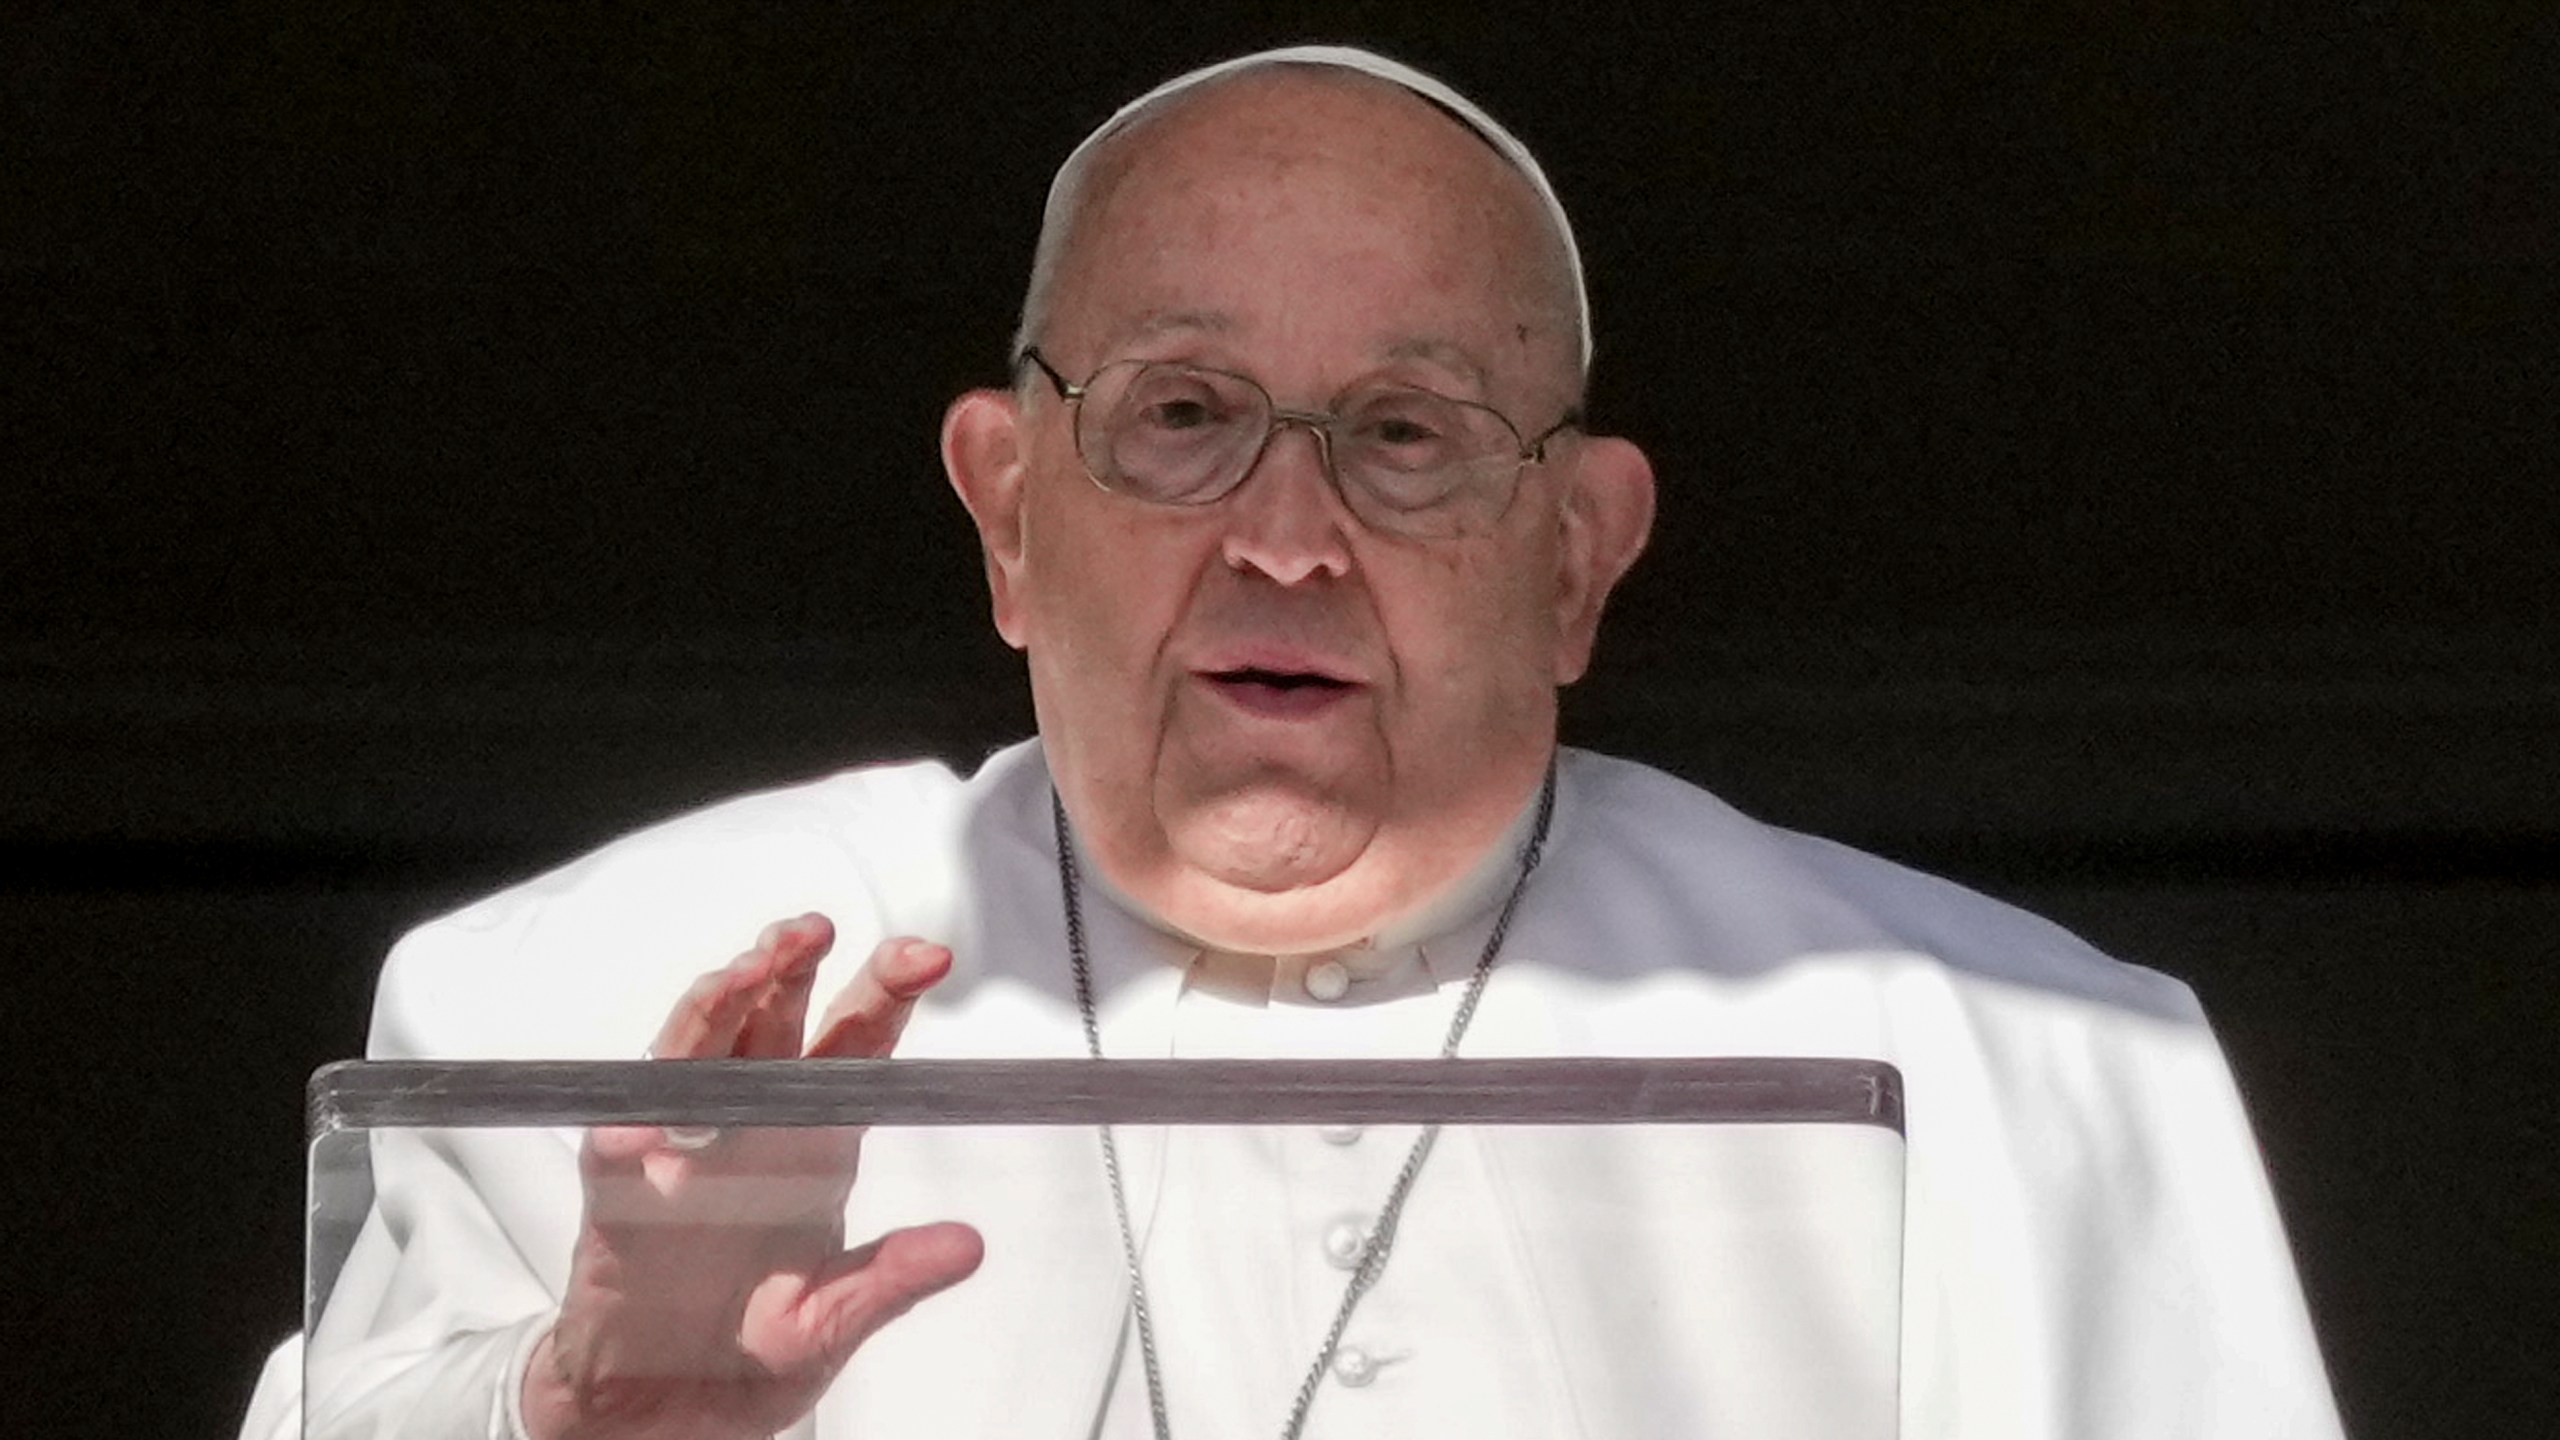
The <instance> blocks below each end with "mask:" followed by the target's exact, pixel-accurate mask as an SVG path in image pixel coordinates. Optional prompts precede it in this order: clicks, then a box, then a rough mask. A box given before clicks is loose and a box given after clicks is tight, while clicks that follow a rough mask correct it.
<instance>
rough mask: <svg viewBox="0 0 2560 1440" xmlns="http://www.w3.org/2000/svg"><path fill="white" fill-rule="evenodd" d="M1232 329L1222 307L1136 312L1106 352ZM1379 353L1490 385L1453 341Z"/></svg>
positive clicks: (1413, 342)
mask: <svg viewBox="0 0 2560 1440" xmlns="http://www.w3.org/2000/svg"><path fill="white" fill-rule="evenodd" d="M1235 330H1236V319H1235V317H1234V316H1233V315H1230V314H1228V313H1227V312H1225V311H1223V310H1157V311H1153V312H1150V313H1148V314H1145V315H1141V316H1139V317H1138V319H1137V321H1136V322H1135V323H1133V324H1131V325H1130V326H1129V327H1128V328H1127V329H1125V330H1123V331H1121V332H1120V333H1119V334H1117V335H1115V336H1114V337H1112V340H1111V344H1110V346H1109V349H1108V351H1107V353H1110V354H1115V355H1116V354H1120V353H1122V352H1123V351H1125V350H1126V349H1127V348H1128V347H1129V346H1131V345H1135V344H1138V343H1139V342H1141V341H1146V340H1153V339H1155V338H1156V337H1158V336H1161V335H1171V334H1209V335H1231V334H1234V333H1235ZM1379 353H1380V354H1381V355H1382V356H1384V357H1385V358H1386V359H1388V360H1426V361H1429V362H1431V363H1432V364H1435V365H1438V366H1441V367H1442V368H1444V369H1447V370H1451V371H1454V372H1455V373H1457V374H1459V375H1462V376H1464V377H1465V378H1466V379H1467V380H1468V381H1469V382H1471V383H1473V384H1474V385H1475V386H1476V388H1477V389H1478V390H1488V389H1490V388H1492V385H1493V376H1492V375H1491V373H1490V372H1488V371H1487V370H1486V369H1485V367H1484V365H1483V363H1482V362H1480V361H1478V360H1477V359H1476V358H1475V355H1474V353H1473V352H1471V351H1469V350H1468V349H1467V348H1466V347H1464V346H1462V345H1459V344H1457V343H1456V342H1454V341H1450V340H1440V339H1434V338H1432V337H1430V336H1427V335H1413V336H1407V337H1405V338H1403V339H1400V340H1392V341H1389V342H1388V343H1387V344H1386V345H1385V346H1384V347H1383V348H1382V349H1381V350H1380V351H1379Z"/></svg>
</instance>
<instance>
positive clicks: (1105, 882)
mask: <svg viewBox="0 0 2560 1440" xmlns="http://www.w3.org/2000/svg"><path fill="white" fill-rule="evenodd" d="M1537 823H1538V793H1537V792H1536V791H1534V790H1533V791H1531V792H1530V793H1529V798H1528V799H1527V800H1526V801H1525V802H1523V803H1522V805H1521V807H1520V813H1518V814H1516V815H1514V816H1512V817H1511V823H1510V824H1509V825H1508V826H1505V827H1504V829H1503V832H1502V835H1501V836H1500V838H1498V839H1496V840H1495V841H1494V842H1493V843H1492V844H1491V845H1488V846H1486V847H1485V849H1484V853H1483V854H1481V855H1478V856H1477V857H1476V861H1475V864H1473V865H1471V866H1469V867H1468V868H1467V870H1466V872H1465V873H1464V874H1462V875H1460V876H1459V877H1458V879H1457V880H1456V882H1455V883H1453V884H1450V885H1448V886H1446V887H1445V888H1443V889H1442V890H1441V891H1440V892H1439V893H1438V894H1436V895H1434V896H1432V897H1431V898H1430V899H1428V900H1425V901H1423V902H1422V903H1421V904H1419V905H1415V906H1411V907H1409V908H1407V909H1405V910H1403V911H1401V912H1399V913H1398V914H1396V915H1393V916H1390V917H1389V918H1388V920H1387V922H1386V923H1385V924H1383V925H1381V926H1379V927H1378V929H1377V931H1376V933H1374V934H1372V935H1370V936H1369V937H1368V938H1367V939H1364V940H1355V941H1353V942H1352V943H1351V944H1350V945H1347V946H1345V947H1343V949H1345V950H1366V951H1376V952H1388V951H1394V950H1400V949H1403V948H1405V947H1407V946H1411V945H1419V944H1421V943H1422V942H1423V941H1426V940H1429V939H1432V938H1433V937H1435V936H1440V935H1446V934H1448V933H1449V932H1451V931H1453V930H1456V929H1458V928H1460V927H1461V926H1464V925H1466V924H1467V923H1468V922H1470V921H1473V920H1478V919H1481V918H1484V917H1485V916H1488V915H1490V914H1491V913H1492V912H1493V909H1494V907H1495V906H1497V905H1499V904H1501V903H1502V898H1503V897H1504V896H1505V895H1508V894H1509V893H1511V886H1512V882H1513V881H1515V880H1517V879H1518V878H1519V876H1520V847H1522V846H1524V845H1526V844H1528V843H1529V835H1530V832H1531V831H1532V830H1534V829H1535V828H1536V826H1537ZM1069 843H1071V844H1072V845H1074V846H1075V851H1076V868H1077V870H1078V871H1079V872H1081V874H1082V876H1083V879H1084V883H1085V886H1086V888H1087V889H1089V890H1091V891H1093V892H1094V893H1095V894H1097V895H1100V896H1101V897H1102V898H1103V899H1105V900H1108V901H1109V902H1110V903H1111V904H1113V905H1115V906H1118V907H1119V908H1120V909H1121V910H1123V911H1125V912H1126V913H1127V914H1129V915H1130V916H1131V917H1132V918H1134V919H1136V920H1137V921H1139V922H1140V923H1142V924H1144V925H1146V926H1147V927H1148V928H1149V929H1151V930H1154V931H1156V932H1157V933H1159V934H1162V935H1165V936H1168V937H1170V938H1172V939H1173V940H1175V941H1178V942H1179V943H1181V944H1183V945H1186V946H1190V947H1192V948H1194V949H1210V948H1213V947H1210V946H1208V945H1207V944H1206V943H1205V942H1203V941H1202V940H1200V939H1199V938H1198V937H1197V936H1194V935H1190V934H1187V933H1185V932H1184V931H1183V930H1182V929H1181V928H1180V927H1178V926H1175V925H1173V924H1171V923H1170V922H1168V921H1166V920H1165V919H1164V917H1162V916H1160V915H1158V914H1156V913H1155V912H1154V911H1153V910H1150V909H1149V908H1147V907H1146V906H1144V905H1142V904H1140V903H1138V901H1137V900H1136V899H1135V898H1133V897H1132V896H1130V895H1129V894H1128V893H1127V892H1126V891H1123V890H1122V889H1121V888H1120V887H1119V885H1118V884H1117V883H1116V882H1114V881H1113V880H1112V879H1111V877H1110V875H1109V874H1108V873H1106V872H1105V871H1104V870H1103V868H1102V866H1100V865H1098V864H1096V863H1095V862H1094V858H1093V851H1092V849H1091V847H1089V846H1087V845H1086V844H1085V842H1084V837H1083V836H1082V835H1078V834H1072V833H1071V834H1070V836H1069Z"/></svg>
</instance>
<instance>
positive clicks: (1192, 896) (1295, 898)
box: [1139, 871, 1394, 955]
mask: <svg viewBox="0 0 2560 1440" xmlns="http://www.w3.org/2000/svg"><path fill="white" fill-rule="evenodd" d="M1392 888H1393V887H1389V886H1382V885H1364V884H1361V883H1360V880H1359V877H1357V876H1356V875H1344V876H1337V877H1335V879H1333V880H1331V881H1328V882H1326V883H1324V884H1322V885H1316V886H1310V887H1307V888H1303V889H1296V890H1279V891H1272V890H1248V889H1244V888H1242V887H1239V886H1235V885H1230V884H1227V883H1226V882H1224V881H1222V880H1219V879H1217V878H1216V877H1214V876H1210V875H1206V874H1203V873H1201V872H1199V871H1181V872H1179V873H1177V874H1174V875H1171V876H1168V877H1166V883H1165V884H1164V885H1163V886H1161V887H1158V888H1157V892H1156V893H1155V894H1152V895H1144V896H1140V897H1139V898H1140V899H1141V901H1142V902H1144V903H1146V904H1147V905H1149V906H1150V907H1151V908H1153V909H1155V910H1156V911H1157V912H1158V913H1159V914H1161V915H1162V916H1163V918H1164V920H1165V921H1166V923H1168V924H1170V925H1172V926H1173V927H1174V928H1175V929H1177V930H1180V931H1181V932H1182V933H1184V934H1186V935H1189V936H1190V937H1192V938H1193V939H1195V940H1198V941H1201V942H1202V943H1204V944H1207V945H1211V946H1215V947H1216V948H1218V949H1220V950H1232V951H1235V952H1236V953H1238V954H1244V955H1306V954H1312V953H1315V952H1318V951H1324V950H1339V949H1341V948H1343V947H1344V946H1346V945H1353V944H1357V943H1358V942H1360V941H1362V940H1365V939H1367V938H1368V937H1369V936H1371V935H1373V934H1375V933H1377V930H1378V927H1379V926H1381V925H1382V924H1384V923H1385V922H1386V921H1387V919H1388V918H1389V915H1390V912H1391V911H1392V909H1393V908H1394V907H1393V906H1392V905H1391V904H1390V903H1388V900H1387V895H1388V894H1390V893H1391V892H1392Z"/></svg>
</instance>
